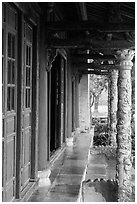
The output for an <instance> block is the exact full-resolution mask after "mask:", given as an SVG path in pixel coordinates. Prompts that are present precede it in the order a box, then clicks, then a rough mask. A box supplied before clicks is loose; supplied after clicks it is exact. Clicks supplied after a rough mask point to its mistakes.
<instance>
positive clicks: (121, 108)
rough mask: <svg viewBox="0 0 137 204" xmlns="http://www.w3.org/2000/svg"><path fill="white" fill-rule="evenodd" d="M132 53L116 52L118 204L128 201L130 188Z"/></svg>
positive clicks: (127, 51)
mask: <svg viewBox="0 0 137 204" xmlns="http://www.w3.org/2000/svg"><path fill="white" fill-rule="evenodd" d="M133 57H134V52H133V51H131V50H123V51H118V52H117V59H118V60H119V63H120V66H119V78H118V110H117V174H116V179H117V181H118V186H119V188H118V202H128V201H130V198H131V194H132V187H131V167H132V162H131V160H132V159H131V68H132V66H133V63H132V61H131V60H132V59H133Z"/></svg>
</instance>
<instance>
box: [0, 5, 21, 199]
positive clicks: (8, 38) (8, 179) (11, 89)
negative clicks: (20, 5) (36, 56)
mask: <svg viewBox="0 0 137 204" xmlns="http://www.w3.org/2000/svg"><path fill="white" fill-rule="evenodd" d="M2 6H3V18H2V19H3V25H2V26H3V32H2V34H3V36H2V40H3V49H2V64H3V66H2V91H3V93H2V97H3V100H2V103H3V104H2V105H3V106H2V107H3V110H2V111H3V115H2V118H3V138H2V141H3V145H2V148H3V149H2V153H3V166H2V169H3V172H2V174H3V175H2V178H3V182H2V184H3V201H12V200H13V199H14V198H15V185H16V180H15V174H16V168H15V167H16V115H17V114H16V112H17V102H16V98H17V97H16V96H17V95H16V90H17V80H16V73H17V12H16V11H15V10H14V9H13V8H12V7H11V6H10V5H9V4H7V5H6V4H3V5H2Z"/></svg>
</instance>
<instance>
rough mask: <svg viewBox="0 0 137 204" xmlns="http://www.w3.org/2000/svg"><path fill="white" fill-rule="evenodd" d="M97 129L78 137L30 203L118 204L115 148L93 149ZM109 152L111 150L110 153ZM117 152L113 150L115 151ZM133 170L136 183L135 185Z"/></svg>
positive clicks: (46, 174)
mask: <svg viewBox="0 0 137 204" xmlns="http://www.w3.org/2000/svg"><path fill="white" fill-rule="evenodd" d="M93 137H94V128H92V129H91V130H90V131H87V132H85V133H80V132H79V133H76V134H75V135H74V137H73V140H69V141H68V143H67V146H66V148H65V149H64V150H62V152H61V153H60V154H59V156H58V157H57V158H56V160H55V161H54V162H53V164H52V165H51V166H50V167H49V169H48V170H47V171H45V172H42V174H40V173H39V175H40V178H39V185H38V188H37V189H36V191H35V192H34V193H33V194H32V195H31V197H30V198H29V200H28V201H29V202H117V190H118V189H117V183H116V180H115V174H116V160H115V158H112V157H111V156H110V157H109V156H108V155H106V153H107V154H108V151H109V150H112V149H113V146H106V147H103V146H102V147H101V146H100V147H97V146H93ZM108 149H109V150H108ZM112 151H113V150H112ZM134 174H135V172H134V168H132V175H133V176H132V182H134Z"/></svg>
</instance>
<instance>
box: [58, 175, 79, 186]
mask: <svg viewBox="0 0 137 204" xmlns="http://www.w3.org/2000/svg"><path fill="white" fill-rule="evenodd" d="M81 180H82V175H71V174H59V175H58V176H57V177H56V179H55V181H54V184H55V185H56V184H68V185H74V184H75V185H76V184H80V182H81Z"/></svg>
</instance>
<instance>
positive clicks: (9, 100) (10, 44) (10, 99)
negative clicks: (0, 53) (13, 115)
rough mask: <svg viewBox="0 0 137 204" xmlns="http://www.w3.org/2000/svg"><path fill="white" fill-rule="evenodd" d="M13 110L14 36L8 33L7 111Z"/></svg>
mask: <svg viewBox="0 0 137 204" xmlns="http://www.w3.org/2000/svg"><path fill="white" fill-rule="evenodd" d="M11 110H15V35H14V34H11V33H8V62H7V111H11Z"/></svg>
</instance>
